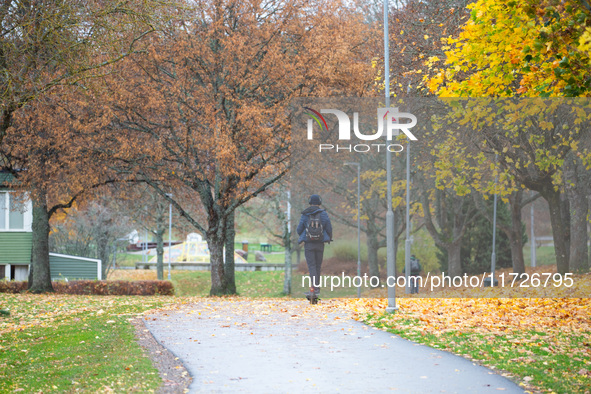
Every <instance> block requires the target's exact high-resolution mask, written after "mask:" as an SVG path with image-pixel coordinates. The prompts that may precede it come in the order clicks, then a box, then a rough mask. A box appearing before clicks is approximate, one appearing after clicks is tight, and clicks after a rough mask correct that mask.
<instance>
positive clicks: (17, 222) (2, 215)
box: [0, 192, 26, 230]
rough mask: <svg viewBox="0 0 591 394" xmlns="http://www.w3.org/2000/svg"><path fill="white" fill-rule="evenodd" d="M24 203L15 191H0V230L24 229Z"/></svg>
mask: <svg viewBox="0 0 591 394" xmlns="http://www.w3.org/2000/svg"><path fill="white" fill-rule="evenodd" d="M25 211H26V205H25V203H24V201H23V199H22V198H19V197H18V196H17V195H16V194H15V193H8V192H0V230H24V229H25Z"/></svg>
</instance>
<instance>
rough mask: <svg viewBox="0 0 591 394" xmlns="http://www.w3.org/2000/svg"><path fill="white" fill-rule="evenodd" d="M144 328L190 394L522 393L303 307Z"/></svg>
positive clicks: (185, 313)
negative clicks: (185, 375)
mask: <svg viewBox="0 0 591 394" xmlns="http://www.w3.org/2000/svg"><path fill="white" fill-rule="evenodd" d="M145 323H146V326H147V327H148V328H149V330H150V331H151V332H152V334H153V335H154V336H155V337H156V339H157V340H158V341H159V342H161V343H162V344H163V345H164V346H165V347H167V348H168V349H169V350H171V351H172V352H173V353H174V354H175V355H176V356H177V357H180V358H181V359H182V360H183V363H184V364H185V366H186V367H187V369H188V370H189V372H190V373H191V375H192V376H193V383H192V384H191V386H190V390H191V392H192V393H198V392H207V393H210V392H214V393H216V392H220V393H226V392H249V393H302V392H306V393H309V392H321V393H329V392H330V393H332V392H342V393H362V392H375V393H380V392H387V391H395V392H397V393H499V392H504V393H523V390H522V389H520V388H519V386H517V385H516V384H514V383H512V382H510V381H509V380H507V379H505V378H503V377H501V376H499V375H497V374H494V373H493V372H491V371H490V370H489V369H486V368H483V367H481V366H477V365H475V364H473V363H472V362H471V361H469V360H466V359H464V358H461V357H458V356H454V355H452V354H450V353H447V352H443V351H438V350H435V349H432V348H429V347H427V346H423V345H417V344H414V343H413V342H410V341H407V340H404V339H401V338H399V337H396V336H393V335H392V334H389V333H387V332H384V331H380V330H377V329H374V328H371V327H367V326H365V325H363V324H361V323H359V322H356V321H354V320H351V319H349V318H348V317H346V316H345V315H344V314H343V313H342V312H341V313H340V314H339V312H338V310H337V309H330V308H329V307H326V306H323V307H321V308H315V307H314V306H311V305H309V304H308V303H307V302H306V301H305V300H297V301H276V300H264V301H260V302H258V301H257V302H254V301H208V300H204V301H203V302H200V303H197V304H191V305H185V306H183V307H181V308H180V309H178V310H173V311H168V312H159V313H158V314H154V315H149V320H148V321H146V322H145Z"/></svg>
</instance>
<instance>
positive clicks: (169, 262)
mask: <svg viewBox="0 0 591 394" xmlns="http://www.w3.org/2000/svg"><path fill="white" fill-rule="evenodd" d="M166 196H167V197H168V198H172V193H166ZM171 259H172V202H170V201H169V202H168V280H170V271H171V269H172V264H171Z"/></svg>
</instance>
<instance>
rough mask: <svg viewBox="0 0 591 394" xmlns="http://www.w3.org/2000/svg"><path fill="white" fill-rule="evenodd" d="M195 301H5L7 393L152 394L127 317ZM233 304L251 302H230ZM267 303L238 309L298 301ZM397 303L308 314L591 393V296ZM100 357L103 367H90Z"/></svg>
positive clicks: (0, 323)
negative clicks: (334, 317)
mask: <svg viewBox="0 0 591 394" xmlns="http://www.w3.org/2000/svg"><path fill="white" fill-rule="evenodd" d="M199 300H203V299H202V298H199V297H114V296H72V295H56V294H53V295H29V294H0V309H8V310H10V316H2V317H0V378H1V379H2V380H3V381H5V382H8V385H7V386H5V387H10V390H11V391H13V390H18V389H22V390H24V391H25V392H30V391H43V392H63V391H76V390H79V391H83V392H92V391H93V390H99V391H108V390H109V389H112V390H115V391H117V390H124V391H134V390H135V391H142V392H144V391H150V390H154V389H155V388H156V387H158V385H159V384H161V381H160V379H159V378H158V375H157V373H156V371H155V369H154V368H153V367H152V366H151V364H150V363H149V361H148V360H147V359H145V357H144V356H143V355H142V353H141V351H140V349H139V347H137V345H136V344H135V337H134V336H133V331H132V328H131V325H130V324H129V319H131V318H133V317H135V316H138V315H146V314H149V313H151V312H150V311H153V310H160V309H167V310H169V309H178V308H180V307H181V305H182V304H190V303H193V302H195V301H199ZM236 300H240V301H245V300H247V301H248V300H249V299H247V298H242V297H237V298H228V299H225V301H226V302H228V303H233V302H236ZM268 300H273V301H274V302H272V303H271V305H272V307H266V308H265V309H264V310H261V308H260V307H259V308H257V307H256V305H258V304H259V301H260V299H252V302H251V303H249V302H246V303H244V302H241V303H240V305H242V306H241V308H243V309H245V310H243V311H242V312H243V313H264V314H285V313H287V312H286V311H288V310H289V308H287V307H285V305H284V304H285V303H289V302H293V299H289V298H275V299H268ZM301 302H302V304H303V305H304V304H306V301H305V300H304V299H301ZM397 303H398V307H399V311H398V313H396V314H385V313H384V310H385V307H386V306H387V301H386V300H385V299H383V298H379V299H360V300H357V299H332V300H324V301H322V302H321V304H319V305H317V306H316V307H315V308H314V309H313V310H312V311H311V312H314V314H315V315H316V316H330V314H331V312H334V311H336V310H338V311H339V312H340V314H341V315H343V312H346V313H345V315H346V314H347V313H348V314H349V315H350V316H351V317H353V318H355V319H357V320H360V321H364V322H366V323H367V324H369V325H371V326H374V327H376V328H379V329H384V330H389V331H391V332H394V333H396V334H399V335H401V336H403V337H406V338H409V339H411V340H414V341H417V342H421V343H425V344H428V345H430V346H433V347H436V348H439V349H444V350H448V351H451V352H454V353H456V354H460V355H462V356H464V357H468V358H470V359H473V360H477V361H479V362H481V363H482V364H484V365H487V366H490V367H492V368H496V369H498V370H500V371H501V372H502V373H504V374H507V375H508V376H511V377H512V378H513V379H515V380H517V381H519V382H520V383H521V384H523V385H524V387H526V388H529V389H531V390H532V391H543V392H557V393H571V392H579V393H589V392H591V313H590V309H591V300H589V299H566V298H563V299H556V298H554V299H552V298H546V299H543V298H537V299H523V298H522V299H476V298H474V299H440V298H435V299H427V298H422V299H419V298H399V299H397ZM248 305H251V307H249V306H248ZM306 310H307V309H306ZM302 313H303V312H302ZM121 349H124V351H123V352H122V351H121ZM105 355H106V356H107V357H104V356H105ZM78 356H80V357H78ZM85 360H86V361H85ZM98 360H100V363H99V366H100V368H98V369H97V367H96V366H93V364H92V363H97V362H98ZM39 366H43V367H42V368H40V367H39ZM64 366H68V368H65V367H64ZM127 368H129V369H127ZM95 374H96V375H95ZM140 375H141V376H144V377H145V378H142V379H141V380H140V379H139V376H140ZM54 386H55V387H54Z"/></svg>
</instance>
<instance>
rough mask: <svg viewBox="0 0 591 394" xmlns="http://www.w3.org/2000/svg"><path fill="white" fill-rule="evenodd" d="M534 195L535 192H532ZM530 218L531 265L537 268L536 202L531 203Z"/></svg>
mask: <svg viewBox="0 0 591 394" xmlns="http://www.w3.org/2000/svg"><path fill="white" fill-rule="evenodd" d="M532 193H533V192H532ZM530 204H531V205H530V207H529V216H530V234H531V235H530V241H529V244H530V260H531V261H530V265H531V266H532V267H535V266H536V232H535V231H534V201H532V202H531V203H530Z"/></svg>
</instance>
